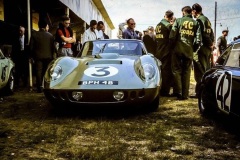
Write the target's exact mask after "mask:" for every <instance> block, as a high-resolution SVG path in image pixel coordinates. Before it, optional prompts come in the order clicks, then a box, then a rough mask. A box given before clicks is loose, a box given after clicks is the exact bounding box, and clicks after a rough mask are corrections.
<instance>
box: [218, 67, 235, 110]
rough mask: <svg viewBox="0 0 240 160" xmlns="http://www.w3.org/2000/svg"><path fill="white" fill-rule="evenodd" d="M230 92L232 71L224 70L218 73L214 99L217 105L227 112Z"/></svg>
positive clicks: (229, 103)
mask: <svg viewBox="0 0 240 160" xmlns="http://www.w3.org/2000/svg"><path fill="white" fill-rule="evenodd" d="M231 94H232V73H231V72H224V73H222V74H221V75H220V77H219V78H218V80H217V84H216V100H217V104H218V107H219V108H220V109H221V110H223V111H225V112H227V113H229V112H230V105H231Z"/></svg>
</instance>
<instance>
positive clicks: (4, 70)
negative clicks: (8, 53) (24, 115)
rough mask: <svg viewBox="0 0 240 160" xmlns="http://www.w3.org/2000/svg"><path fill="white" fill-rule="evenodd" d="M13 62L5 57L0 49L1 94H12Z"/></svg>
mask: <svg viewBox="0 0 240 160" xmlns="http://www.w3.org/2000/svg"><path fill="white" fill-rule="evenodd" d="M13 72H14V63H13V61H12V60H11V59H10V58H8V57H5V56H4V54H3V52H2V50H1V49H0V92H1V95H6V94H12V93H13V89H14V74H13Z"/></svg>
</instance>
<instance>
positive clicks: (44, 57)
mask: <svg viewBox="0 0 240 160" xmlns="http://www.w3.org/2000/svg"><path fill="white" fill-rule="evenodd" d="M38 26H39V31H37V32H33V33H32V36H31V39H30V44H29V47H30V53H31V54H30V55H31V58H33V61H34V63H35V67H36V86H37V92H38V93H41V92H42V79H43V76H44V74H45V72H46V70H47V66H48V64H49V63H50V62H51V61H52V60H53V55H54V37H53V35H52V34H51V33H49V32H47V30H48V24H47V23H46V22H45V21H44V20H40V21H39V22H38Z"/></svg>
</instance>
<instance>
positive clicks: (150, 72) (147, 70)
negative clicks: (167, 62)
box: [143, 64, 156, 81]
mask: <svg viewBox="0 0 240 160" xmlns="http://www.w3.org/2000/svg"><path fill="white" fill-rule="evenodd" d="M143 70H144V74H145V79H146V81H149V80H152V79H153V78H154V77H155V74H156V71H155V68H154V66H153V65H151V64H144V65H143Z"/></svg>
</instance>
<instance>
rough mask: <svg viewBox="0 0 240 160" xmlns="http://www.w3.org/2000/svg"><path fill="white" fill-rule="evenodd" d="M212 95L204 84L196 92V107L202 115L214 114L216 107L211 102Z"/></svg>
mask: <svg viewBox="0 0 240 160" xmlns="http://www.w3.org/2000/svg"><path fill="white" fill-rule="evenodd" d="M212 97H213V96H212V95H210V94H209V92H208V91H207V90H206V87H205V86H201V88H200V91H199V94H198V108H199V112H200V114H201V115H202V116H207V117H208V116H210V115H214V114H215V113H216V112H217V107H216V105H215V104H214V103H213V102H214V99H213V98H212Z"/></svg>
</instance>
